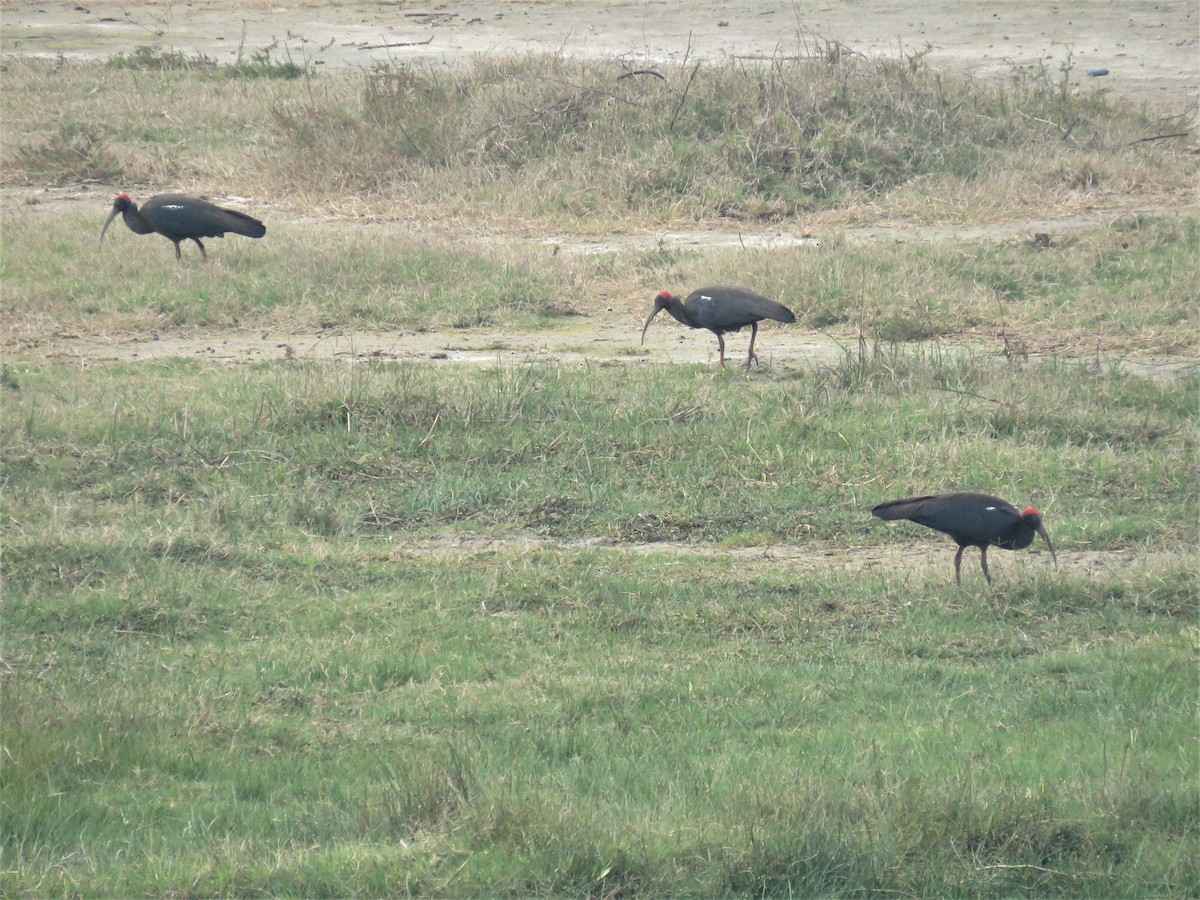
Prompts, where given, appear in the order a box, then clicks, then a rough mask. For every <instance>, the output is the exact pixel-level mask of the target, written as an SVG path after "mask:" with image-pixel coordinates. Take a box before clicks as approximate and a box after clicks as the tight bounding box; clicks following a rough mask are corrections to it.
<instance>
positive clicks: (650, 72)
mask: <svg viewBox="0 0 1200 900" xmlns="http://www.w3.org/2000/svg"><path fill="white" fill-rule="evenodd" d="M634 75H653V76H654V77H655V78H657V79H658V80H659V81H666V80H667V76H665V75H664V74H663V73H662V72H656V71H655V70H654V69H634V70H633V71H632V72H626V73H625V74H624V75H618V76H617V81H624V80H625V79H626V78H632V77H633V76H634Z"/></svg>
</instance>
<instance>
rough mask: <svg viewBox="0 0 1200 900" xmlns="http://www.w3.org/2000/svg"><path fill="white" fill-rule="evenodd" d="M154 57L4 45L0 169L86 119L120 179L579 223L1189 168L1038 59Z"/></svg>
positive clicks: (851, 210) (1046, 186)
mask: <svg viewBox="0 0 1200 900" xmlns="http://www.w3.org/2000/svg"><path fill="white" fill-rule="evenodd" d="M260 59H261V57H260ZM171 62H172V60H171V59H170V58H169V57H168V58H166V59H165V63H164V58H162V57H154V56H152V55H150V54H142V55H141V57H140V58H138V57H134V58H130V59H126V60H124V61H123V64H122V65H120V66H114V65H111V64H110V65H108V66H102V65H101V64H96V63H93V64H76V63H67V62H62V61H59V62H46V61H30V60H11V61H6V63H5V85H6V90H5V93H4V97H3V99H2V100H0V104H2V106H0V110H2V112H3V114H4V118H5V121H6V124H7V125H8V128H7V129H6V133H5V135H4V136H3V143H2V144H0V148H2V151H3V153H2V159H3V170H2V172H0V177H2V178H3V180H4V181H5V182H7V183H9V184H17V183H22V182H27V181H38V180H39V179H44V178H45V177H46V176H45V173H44V172H41V171H38V170H37V166H36V165H34V164H33V163H32V162H31V161H34V160H36V159H37V158H38V157H39V155H40V156H44V155H45V152H46V151H47V148H49V149H51V150H53V147H54V141H55V139H56V135H57V136H61V135H62V134H68V133H80V132H82V133H87V134H98V135H102V136H103V137H104V138H105V140H106V141H107V144H105V145H103V146H98V147H96V148H95V153H96V154H108V155H109V156H108V157H106V158H110V157H111V158H115V159H117V160H119V161H120V163H119V166H120V172H119V174H117V175H113V176H105V177H112V179H113V181H114V182H119V183H120V184H121V185H122V186H126V187H128V186H131V185H142V184H144V185H147V186H153V187H167V186H170V187H172V188H179V189H184V190H192V191H199V192H211V193H219V192H232V193H236V194H241V195H247V196H255V197H258V198H261V199H269V200H270V201H272V202H273V203H276V204H278V205H281V206H285V207H289V208H291V209H293V210H296V211H301V210H303V211H312V210H314V209H319V210H321V211H322V212H326V213H328V214H330V215H334V216H339V217H347V218H355V217H371V218H386V219H407V218H414V217H415V218H418V219H420V220H421V221H424V222H431V221H449V222H459V223H469V224H470V227H471V229H472V230H475V231H488V230H506V231H514V230H516V231H519V230H523V229H535V230H537V229H545V228H547V227H550V228H557V229H566V230H577V231H581V232H588V231H593V232H595V231H606V230H619V229H625V228H630V227H642V228H644V227H654V226H660V227H661V226H663V225H669V224H680V223H695V222H710V223H722V224H723V225H725V226H726V227H738V228H746V227H748V228H753V227H756V226H769V225H772V224H776V223H779V222H784V221H789V222H790V221H794V220H795V219H796V218H797V217H814V216H822V217H824V218H826V219H827V220H828V219H830V218H832V219H833V220H838V221H855V220H863V219H874V218H878V217H881V216H882V217H887V218H893V219H894V218H903V219H906V220H909V221H913V222H922V223H936V222H945V221H956V222H986V221H992V220H996V219H1005V218H1021V217H1027V218H1029V217H1037V216H1045V215H1048V214H1050V213H1052V212H1056V211H1062V210H1071V209H1080V208H1089V207H1095V206H1097V205H1103V204H1106V203H1113V202H1116V201H1127V200H1128V198H1129V197H1130V196H1137V197H1139V198H1142V199H1144V200H1145V201H1146V202H1150V203H1158V202H1164V203H1168V202H1171V203H1179V202H1183V201H1184V200H1185V199H1186V198H1187V197H1188V196H1189V192H1190V191H1191V189H1192V184H1193V178H1194V175H1195V161H1194V159H1191V158H1189V157H1188V156H1186V155H1185V154H1182V153H1180V152H1178V151H1177V149H1176V148H1175V147H1174V146H1173V145H1172V142H1150V143H1142V144H1138V143H1134V142H1135V141H1137V140H1139V139H1140V138H1142V137H1145V136H1147V135H1148V134H1153V133H1155V131H1156V129H1160V128H1161V125H1162V123H1161V122H1159V121H1158V120H1155V119H1154V118H1152V117H1151V116H1150V115H1149V114H1147V113H1142V112H1139V111H1136V110H1132V109H1130V108H1128V107H1125V106H1121V105H1119V104H1118V103H1116V102H1115V101H1111V100H1108V99H1106V98H1105V97H1104V96H1103V95H1099V94H1097V95H1090V96H1079V95H1075V94H1072V93H1070V92H1067V91H1065V90H1064V89H1063V87H1062V85H1061V83H1059V82H1056V80H1055V78H1054V76H1052V75H1050V74H1047V73H1043V74H1042V75H1040V76H1034V77H1027V78H1025V79H1024V80H1023V81H1022V82H1020V83H1011V84H1003V85H987V84H982V83H980V82H977V81H973V80H970V79H967V78H960V77H954V76H949V75H945V74H942V73H938V72H934V71H932V70H929V69H927V68H925V67H924V65H923V64H922V62H921V59H920V57H919V55H918V56H915V57H914V56H909V57H904V58H901V59H895V60H865V59H862V58H859V57H855V56H851V55H846V54H839V53H836V52H834V51H833V49H831V48H829V47H818V46H810V47H806V48H804V52H803V53H802V54H801V58H799V59H798V60H797V59H795V58H792V57H782V56H781V57H779V58H777V59H774V60H767V61H762V62H757V63H753V64H752V63H747V62H744V61H740V62H729V63H724V64H705V65H697V64H694V63H688V62H684V63H680V64H671V65H663V66H660V67H659V68H658V69H657V70H655V72H654V74H644V73H643V74H633V73H632V72H631V71H630V70H629V69H628V67H626V66H625V65H623V64H622V63H619V62H615V61H611V62H604V61H579V60H573V59H565V58H562V57H559V56H529V57H519V58H511V57H509V58H503V59H482V60H479V61H477V62H476V64H475V65H474V66H473V67H470V68H467V69H448V68H440V67H432V66H416V65H414V66H408V67H384V68H376V69H374V70H371V71H367V72H349V71H326V70H320V71H317V70H307V71H306V74H305V76H304V77H302V78H296V79H286V78H271V77H259V78H245V77H237V78H234V77H220V75H221V73H220V72H219V71H217V72H214V71H213V67H212V66H211V65H204V66H196V65H183V64H182V63H186V60H184V61H180V62H181V64H180V65H177V66H174V67H172V66H171V65H166V64H169V63H171ZM218 69H219V67H218ZM268 71H273V70H270V69H269V70H268ZM34 97H36V98H38V102H37V103H33V102H30V101H31V98H34ZM46 108H50V109H53V110H54V111H55V112H54V115H52V116H46V115H45V114H44V110H45V109H46ZM59 139H60V140H61V137H60V138H59ZM59 168H62V167H61V166H60V167H59ZM85 171H90V169H88V170H83V169H81V175H83V174H84V172H85ZM60 177H62V176H61V174H60V173H56V174H55V178H56V179H58V178H60ZM85 177H95V176H94V175H87V176H85Z"/></svg>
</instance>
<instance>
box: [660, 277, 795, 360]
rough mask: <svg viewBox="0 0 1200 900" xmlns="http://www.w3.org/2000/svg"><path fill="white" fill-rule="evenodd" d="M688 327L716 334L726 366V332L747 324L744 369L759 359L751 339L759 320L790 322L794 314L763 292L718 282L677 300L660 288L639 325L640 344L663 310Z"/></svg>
mask: <svg viewBox="0 0 1200 900" xmlns="http://www.w3.org/2000/svg"><path fill="white" fill-rule="evenodd" d="M664 309H665V310H666V311H667V312H668V313H670V314H671V316H672V317H673V318H674V319H675V320H676V321H677V322H682V323H683V324H684V325H686V326H687V327H688V328H707V329H708V330H709V331H711V332H712V333H713V334H715V335H716V336H717V350H718V352H719V353H720V364H721V365H722V366H724V365H725V335H726V334H727V333H729V332H731V331H740V330H741V329H743V328H745V327H746V326H747V325H749V326H750V352H749V354H747V356H746V369H747V371H749V369H750V364H751V363H752V362H758V355H757V354H756V353H755V352H754V339H755V338H756V337H758V323H759V322H761V321H762V320H763V319H772V320H774V321H776V322H784V323H790V322H795V321H796V316H795V314H794V313H793V312H792V311H791V310H790V309H788V308H787V307H786V306H784V305H783V304H782V303H778V302H776V301H775V300H772V299H771V298H769V297H764V296H763V295H762V294H756V293H755V292H754V291H751V290H747V289H746V288H742V287H730V286H724V285H719V286H716V287H706V288H700V290H698V291H692V292H691V293H690V294H688V295H687V299H685V300H680V299H679V298H678V297H676V296H675V295H674V294H672V293H671V292H670V291H663V292H662V293H660V294H659V295H658V296H657V297H655V298H654V309H653V310H652V311H651V313H650V318H648V319H647V320H646V324H645V325H643V326H642V343H643V344H644V343H646V329H648V328H649V327H650V323H651V322H653V321H654V317H655V316H657V315H658V314H659V313H660V312H662V311H663V310H664Z"/></svg>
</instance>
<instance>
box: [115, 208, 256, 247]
mask: <svg viewBox="0 0 1200 900" xmlns="http://www.w3.org/2000/svg"><path fill="white" fill-rule="evenodd" d="M118 214H119V215H120V216H121V219H122V221H124V222H125V225H126V226H127V227H128V228H129V230H130V231H132V232H134V233H135V234H161V235H162V236H163V237H165V238H166V239H167V240H169V241H171V242H172V243H173V244H174V245H175V258H176V259H181V258H182V254H181V253H180V250H179V244H180V243H181V242H182V241H187V240H191V241H195V242H196V246H197V247H199V248H200V255H201V256H202V257H203V258H204V259H208V253H207V252H206V251H205V249H204V245H203V244H202V243H200V238H209V237H224V236H225V234H226V233H227V232H232V233H233V234H242V235H245V236H246V237H251V238H260V237H262V236H263V235H264V234H266V233H267V227H266V226H265V225H263V223H262V222H260V221H259V220H258V219H255V218H253V217H252V216H248V215H246V214H245V213H241V212H237V211H236V210H233V209H224V208H222V207H220V206H217V205H216V204H213V203H209V202H208V201H207V200H201V199H200V198H198V197H189V196H187V195H186V194H159V195H157V196H155V197H151V198H150V199H149V200H147V201H146V202H145V203H143V204H142V208H141V209H138V205H137V204H136V203H134V202H133V199H132V198H131V197H130V196H129V195H128V194H117V198H116V199H115V200H113V205H112V209H111V210H110V211H109V213H108V218H107V219H105V220H104V227H103V228H102V229H101V230H100V243H101V244H103V243H104V234H105V232H107V231H108V226H109V224H110V223H111V222H112V220H113V219H115V218H116V217H117V215H118Z"/></svg>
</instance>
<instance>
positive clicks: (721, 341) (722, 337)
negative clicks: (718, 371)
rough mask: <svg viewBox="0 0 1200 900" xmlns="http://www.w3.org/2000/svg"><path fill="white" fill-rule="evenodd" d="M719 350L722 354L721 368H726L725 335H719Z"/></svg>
mask: <svg viewBox="0 0 1200 900" xmlns="http://www.w3.org/2000/svg"><path fill="white" fill-rule="evenodd" d="M717 351H718V353H720V355H721V368H725V335H723V334H718V335H717Z"/></svg>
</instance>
